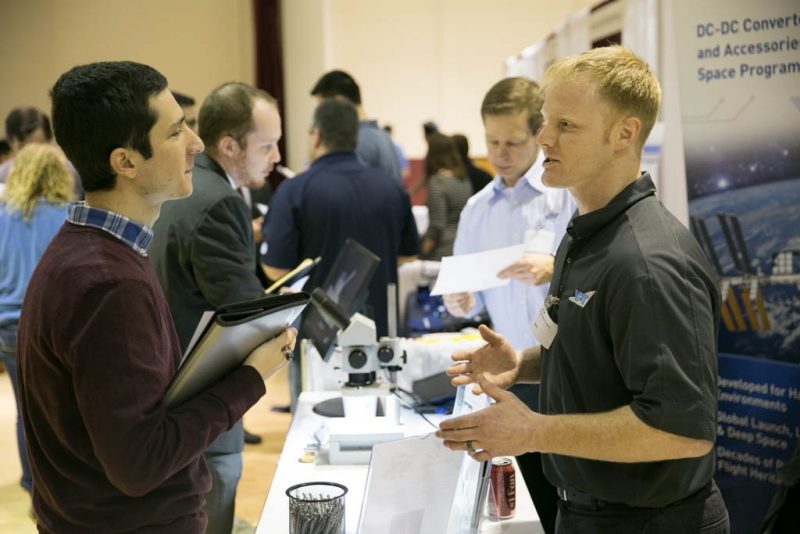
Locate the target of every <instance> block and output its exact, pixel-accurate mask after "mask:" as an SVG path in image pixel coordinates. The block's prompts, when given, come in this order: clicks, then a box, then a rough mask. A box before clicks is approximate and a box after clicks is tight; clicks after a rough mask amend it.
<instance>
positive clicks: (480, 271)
mask: <svg viewBox="0 0 800 534" xmlns="http://www.w3.org/2000/svg"><path fill="white" fill-rule="evenodd" d="M524 250H525V245H514V246H511V247H505V248H496V249H493V250H485V251H483V252H476V253H474V254H461V255H459V256H446V257H444V258H442V264H441V267H439V277H438V278H437V279H436V284H435V285H434V286H433V291H431V295H444V294H446V293H462V292H466V291H480V290H482V289H489V288H492V287H499V286H503V285H505V284H507V283H508V282H509V280H508V279H506V280H501V279H500V278H498V277H497V273H499V272H500V271H502V270H503V269H505V268H506V267H508V266H509V265H511V264H512V263H514V262H515V261H517V260H519V259H520V258H521V257H522V254H523V252H524Z"/></svg>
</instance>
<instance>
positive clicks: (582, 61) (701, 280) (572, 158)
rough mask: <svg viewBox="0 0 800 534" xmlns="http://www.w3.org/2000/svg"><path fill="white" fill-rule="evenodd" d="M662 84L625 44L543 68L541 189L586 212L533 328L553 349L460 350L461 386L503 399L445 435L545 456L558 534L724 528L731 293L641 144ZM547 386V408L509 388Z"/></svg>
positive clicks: (487, 450)
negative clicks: (720, 409) (722, 358)
mask: <svg viewBox="0 0 800 534" xmlns="http://www.w3.org/2000/svg"><path fill="white" fill-rule="evenodd" d="M660 93H661V91H660V88H659V86H658V82H657V80H656V78H655V76H654V75H653V74H652V72H651V71H650V70H649V69H648V68H647V65H646V64H645V63H644V62H643V61H642V60H641V59H640V58H638V57H636V56H635V55H634V54H632V53H631V52H630V51H628V50H626V49H624V48H621V47H610V48H601V49H595V50H592V51H590V52H586V53H584V54H580V55H577V56H571V57H568V58H564V59H562V60H559V61H557V62H556V63H555V64H554V65H553V66H551V67H550V68H549V69H548V71H547V73H546V74H545V103H544V106H543V108H542V112H543V114H544V117H545V123H544V125H543V127H542V129H541V130H540V132H539V135H538V139H537V140H538V142H539V144H540V145H542V147H543V150H544V153H545V162H544V168H545V171H544V175H543V177H542V181H543V183H544V184H545V185H548V186H551V187H566V188H569V189H570V191H571V192H572V194H573V196H574V197H575V200H576V201H577V204H578V215H577V216H575V217H574V218H573V220H572V221H571V222H570V225H569V227H568V229H567V235H566V236H565V237H564V240H563V241H562V243H561V246H560V248H559V250H558V254H557V256H556V267H555V273H554V275H553V280H552V282H551V285H550V296H549V297H548V300H547V301H546V302H545V306H544V307H543V309H542V312H541V313H540V315H539V316H537V319H536V320H535V321H534V324H533V326H532V328H533V329H534V331H535V332H536V337H537V339H538V340H539V341H540V342H541V343H542V345H541V346H537V347H532V348H529V349H526V350H524V351H521V352H519V353H517V352H515V351H514V350H513V349H512V348H511V346H510V345H509V344H508V343H507V342H506V341H505V339H503V337H502V336H499V335H497V334H495V333H494V332H492V331H491V330H489V329H488V328H486V327H481V334H482V335H483V337H484V339H485V340H486V341H487V342H488V343H487V345H485V346H484V347H482V348H480V349H478V350H476V351H471V352H462V353H456V354H454V355H453V359H454V360H456V362H457V363H456V364H454V365H453V366H452V367H451V368H450V370H449V372H450V373H451V374H455V375H459V376H457V377H456V378H454V380H453V382H454V383H455V384H467V383H470V382H477V384H478V387H477V389H479V390H481V389H482V390H483V391H485V392H486V393H487V394H489V395H490V396H491V397H493V398H494V399H495V400H496V401H497V402H496V403H495V404H494V405H493V406H491V407H489V408H487V409H486V410H483V411H481V412H478V413H475V414H472V415H469V416H465V417H461V418H456V419H451V420H449V421H445V422H443V423H442V425H441V430H440V431H439V433H438V434H439V436H440V437H442V438H444V439H445V444H446V445H447V446H448V447H450V448H451V449H454V450H468V451H470V453H471V454H472V456H473V457H474V458H475V459H476V460H481V461H482V460H487V459H489V458H491V457H494V456H499V455H512V454H513V455H517V454H520V453H521V452H527V451H541V452H542V453H544V454H543V455H542V460H543V463H544V470H545V474H546V475H547V477H548V479H549V480H550V481H551V482H552V483H553V484H555V485H556V486H557V487H558V488H559V496H560V497H561V502H560V503H559V516H558V521H557V525H556V529H557V532H560V533H563V532H581V533H582V532H615V533H617V532H704V533H705V532H714V533H716V532H727V531H728V529H729V526H728V517H727V510H726V509H725V505H724V503H723V502H722V498H721V496H720V493H719V490H718V488H717V487H716V485H715V484H714V483H713V481H712V476H713V473H714V453H713V449H712V447H713V442H714V437H715V428H716V408H717V399H716V392H717V362H716V331H717V323H718V320H719V299H720V297H719V292H718V289H717V284H716V281H715V279H714V277H713V276H712V274H711V269H710V267H709V266H708V264H707V262H706V259H705V256H704V255H703V252H702V250H701V248H700V247H699V245H698V244H697V243H696V241H695V240H694V238H692V237H691V235H690V234H689V232H688V231H687V230H686V228H685V227H684V226H683V225H681V224H680V222H679V221H677V220H676V219H675V218H674V217H673V216H672V215H671V214H670V213H669V212H668V211H667V210H666V209H665V208H664V206H663V205H662V204H661V203H660V202H659V201H658V199H656V197H655V187H654V186H653V182H652V180H651V178H650V176H649V175H648V174H647V173H644V174H642V175H641V176H640V175H639V164H640V159H641V152H642V147H643V145H644V141H645V139H646V138H647V135H648V134H649V132H650V129H651V128H652V126H653V123H654V122H655V119H656V116H657V114H658V108H659V102H660ZM539 380H541V394H540V395H541V397H540V399H541V413H536V412H532V411H530V410H528V409H527V408H526V407H525V406H524V405H522V403H520V402H519V401H518V400H517V399H516V398H515V397H514V396H513V395H511V394H510V393H508V392H506V391H503V390H502V388H505V387H508V386H510V385H511V384H513V383H515V382H536V381H539Z"/></svg>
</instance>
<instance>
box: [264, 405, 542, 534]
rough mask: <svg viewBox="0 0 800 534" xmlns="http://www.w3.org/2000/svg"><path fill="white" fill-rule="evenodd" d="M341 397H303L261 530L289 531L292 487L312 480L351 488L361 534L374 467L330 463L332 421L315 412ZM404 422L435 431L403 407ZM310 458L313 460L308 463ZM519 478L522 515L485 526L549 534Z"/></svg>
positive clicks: (352, 531)
mask: <svg viewBox="0 0 800 534" xmlns="http://www.w3.org/2000/svg"><path fill="white" fill-rule="evenodd" d="M340 395H341V393H340V392H338V391H315V392H306V393H303V394H301V395H300V398H299V401H298V404H297V408H296V410H295V414H294V418H293V420H292V424H291V426H290V428H289V432H288V434H287V435H286V442H285V443H284V446H283V451H282V452H281V456H280V459H279V460H278V466H277V468H276V470H275V475H274V477H273V479H272V485H271V486H270V490H269V494H268V495H267V500H266V502H265V503H264V508H263V509H262V511H261V517H260V518H259V521H258V526H257V528H256V534H285V533H288V532H289V499H288V497H287V496H286V489H287V488H289V487H290V486H293V485H295V484H300V483H303V482H312V481H325V482H338V483H340V484H343V485H345V486H346V487H347V488H348V492H347V496H346V498H345V523H346V527H345V532H346V533H347V534H356V532H357V530H358V520H359V515H360V513H361V504H362V502H363V498H364V489H365V487H366V483H367V471H368V466H367V465H330V464H329V463H328V459H327V443H326V438H325V437H324V435H325V434H326V432H325V427H326V421H327V420H328V419H327V418H326V417H323V416H320V415H317V414H316V413H314V412H313V407H314V405H315V404H317V403H318V402H320V401H323V400H326V399H330V398H333V397H336V396H340ZM426 417H428V419H429V420H430V421H431V422H433V423H434V424H438V422H440V421H441V420H443V419H444V418H445V417H447V416H441V415H434V416H426ZM401 423H402V424H401V425H400V428H402V431H403V432H404V434H405V435H406V437H408V436H416V435H421V434H429V433H431V432H433V431H435V429H434V428H433V427H432V426H431V424H430V423H428V422H427V421H425V420H424V419H423V418H422V417H421V416H420V415H418V414H416V413H414V412H413V411H412V410H410V409H408V408H403V409H402V410H401ZM318 440H319V441H321V443H319V442H318ZM310 450H317V451H318V452H317V454H316V458H313V459H311V458H310V455H309V454H308V453H307V452H306V451H310ZM309 459H311V461H308V460H309ZM301 460H303V461H301ZM516 479H517V488H518V489H517V509H516V515H515V516H514V517H513V518H512V519H506V520H502V521H496V520H493V519H491V518H489V517H488V516H487V517H485V518H484V521H483V525H482V527H481V529H480V532H481V533H483V534H499V533H507V534H523V533H524V534H531V533H540V532H543V530H542V527H541V523H540V521H539V517H538V516H537V515H536V510H535V508H534V507H533V503H532V502H531V499H530V496H529V495H528V492H527V491H526V489H525V484H524V482H523V480H522V475H521V474H520V473H519V472H517V474H516ZM420 534H433V533H420ZM437 534H439V533H437Z"/></svg>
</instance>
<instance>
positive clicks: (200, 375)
mask: <svg viewBox="0 0 800 534" xmlns="http://www.w3.org/2000/svg"><path fill="white" fill-rule="evenodd" d="M309 299H310V296H309V295H308V293H289V294H285V295H268V296H265V297H260V298H257V299H253V300H248V301H244V302H236V303H232V304H226V305H225V306H222V307H221V308H220V309H219V310H217V311H216V312H215V313H214V314H213V316H212V317H211V319H210V320H208V321H206V322H205V323H204V322H203V320H201V322H200V325H198V331H196V332H195V334H194V337H193V339H192V341H191V342H190V343H189V346H188V347H187V349H186V354H185V355H184V357H183V360H182V361H181V365H180V368H179V369H178V372H177V374H176V375H175V377H174V378H173V379H172V383H171V384H170V385H169V388H168V389H167V393H166V395H165V397H164V402H165V403H166V405H167V406H168V407H172V406H177V405H179V404H181V403H183V402H185V401H186V400H188V399H190V398H192V397H193V396H195V395H197V394H198V393H200V392H201V391H203V390H204V389H206V388H208V387H209V386H210V385H212V384H213V383H214V382H216V381H218V380H219V379H220V378H222V377H224V376H225V375H227V374H228V373H230V372H231V371H233V370H234V369H236V368H237V367H239V366H240V365H242V363H243V362H244V361H245V359H247V356H248V355H249V354H250V353H251V352H252V351H253V350H254V349H255V348H256V347H258V346H259V345H261V344H262V343H264V342H266V341H269V340H270V339H272V338H274V337H275V336H277V335H279V334H280V333H281V332H283V331H284V330H286V329H287V328H289V326H291V324H292V323H293V322H294V321H295V319H297V318H298V317H299V316H300V313H301V312H302V311H303V309H304V308H305V307H306V305H307V304H308V302H309Z"/></svg>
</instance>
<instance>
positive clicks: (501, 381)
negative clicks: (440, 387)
mask: <svg viewBox="0 0 800 534" xmlns="http://www.w3.org/2000/svg"><path fill="white" fill-rule="evenodd" d="M478 331H479V332H480V334H481V337H482V338H483V340H484V341H486V345H484V346H482V347H480V348H478V349H474V350H464V351H459V352H456V353H453V356H452V358H453V361H455V362H456V363H454V364H453V365H451V366H450V367H448V368H447V374H448V375H450V376H455V378H453V380H452V383H453V385H454V386H463V385H466V384H471V383H476V382H477V376H478V375H480V374H484V375H486V378H488V379H489V380H491V381H492V382H493V383H495V384H497V385H498V386H500V387H501V388H506V389H507V388H509V387H511V386H512V385H513V384H514V383H515V382H516V381H517V376H518V375H519V367H520V360H521V358H520V355H519V354H518V353H517V351H515V350H514V348H513V347H512V346H511V344H510V343H509V342H508V341H506V338H504V337H503V336H501V335H500V334H497V333H496V332H494V331H493V330H492V329H491V328H489V327H488V326H486V325H481V326H479V327H478ZM472 391H473V392H474V393H475V394H476V395H480V394H481V392H482V390H481V386H480V385H479V384H478V385H476V386H475V387H474V388H473V390H472Z"/></svg>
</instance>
